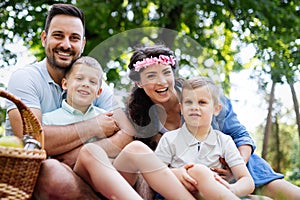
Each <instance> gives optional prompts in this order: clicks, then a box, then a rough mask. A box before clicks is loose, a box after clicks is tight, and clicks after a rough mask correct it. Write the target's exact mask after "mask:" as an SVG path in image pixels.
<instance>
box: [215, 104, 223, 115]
mask: <svg viewBox="0 0 300 200" xmlns="http://www.w3.org/2000/svg"><path fill="white" fill-rule="evenodd" d="M221 110H222V105H221V104H218V105H217V106H215V111H214V115H215V116H217V115H218V114H219V113H220V111H221Z"/></svg>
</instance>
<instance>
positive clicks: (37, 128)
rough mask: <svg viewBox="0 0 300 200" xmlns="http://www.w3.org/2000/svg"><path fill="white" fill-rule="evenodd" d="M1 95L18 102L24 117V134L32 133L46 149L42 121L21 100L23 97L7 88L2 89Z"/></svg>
mask: <svg viewBox="0 0 300 200" xmlns="http://www.w3.org/2000/svg"><path fill="white" fill-rule="evenodd" d="M0 96H1V97H4V98H6V99H8V100H10V101H12V102H13V103H14V104H16V106H17V108H18V110H19V112H20V114H21V118H22V123H23V135H25V134H29V135H31V136H32V137H33V138H34V139H36V140H38V141H39V142H40V143H41V147H42V149H44V131H43V129H42V126H41V123H40V121H39V120H38V119H37V117H36V116H35V115H34V114H33V112H32V111H31V110H30V109H29V108H28V107H27V106H26V105H25V104H24V103H23V102H22V101H21V99H19V98H18V97H16V96H14V95H13V94H11V93H9V92H7V91H5V90H1V89H0Z"/></svg>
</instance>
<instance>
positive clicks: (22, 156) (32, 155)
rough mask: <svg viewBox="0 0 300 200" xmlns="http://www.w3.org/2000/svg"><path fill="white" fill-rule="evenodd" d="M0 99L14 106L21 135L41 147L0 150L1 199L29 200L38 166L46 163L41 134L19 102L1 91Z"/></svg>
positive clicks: (28, 110)
mask: <svg viewBox="0 0 300 200" xmlns="http://www.w3.org/2000/svg"><path fill="white" fill-rule="evenodd" d="M0 96H1V97H4V98H6V99H9V100H11V101H12V102H14V103H15V104H16V106H17V108H18V110H19V112H20V114H21V118H22V121H23V134H24V135H25V134H29V135H31V136H33V137H34V138H35V139H36V140H38V141H39V142H40V143H41V147H42V148H41V149H34V150H25V149H21V148H12V147H1V146H0V199H1V200H15V199H20V200H23V199H30V198H31V196H32V192H33V190H34V187H35V183H36V180H37V177H38V174H39V170H40V166H41V162H42V161H43V160H45V159H46V151H45V150H44V133H43V130H42V127H41V124H40V122H39V121H38V119H37V118H36V117H35V116H34V114H33V113H32V112H31V111H30V109H29V108H28V107H27V106H26V105H25V104H24V103H23V102H22V101H21V100H20V99H18V98H16V97H15V96H13V95H12V94H10V93H8V92H6V91H4V90H0Z"/></svg>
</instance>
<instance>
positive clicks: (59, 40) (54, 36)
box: [41, 15, 85, 69]
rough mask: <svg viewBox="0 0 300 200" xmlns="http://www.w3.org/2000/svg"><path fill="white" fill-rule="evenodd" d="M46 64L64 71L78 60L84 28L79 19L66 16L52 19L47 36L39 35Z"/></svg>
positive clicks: (83, 40)
mask: <svg viewBox="0 0 300 200" xmlns="http://www.w3.org/2000/svg"><path fill="white" fill-rule="evenodd" d="M41 38H42V43H43V46H44V48H45V52H46V57H47V61H48V64H50V66H51V67H54V68H59V69H66V68H68V67H69V66H70V64H71V63H72V62H73V61H74V60H75V59H76V58H78V57H79V56H80V55H81V53H82V51H83V48H84V45H85V38H84V28H83V25H82V22H81V20H80V19H79V18H77V17H73V16H68V15H56V16H55V17H53V19H52V21H51V23H50V26H49V30H48V34H46V32H43V33H42V35H41Z"/></svg>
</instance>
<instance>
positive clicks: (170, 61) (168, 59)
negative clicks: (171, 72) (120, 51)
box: [133, 55, 176, 72]
mask: <svg viewBox="0 0 300 200" xmlns="http://www.w3.org/2000/svg"><path fill="white" fill-rule="evenodd" d="M175 60H176V59H175V58H174V56H166V55H159V56H158V58H157V57H152V56H151V58H144V59H143V60H142V61H137V62H136V63H135V64H133V67H134V69H135V71H136V72H138V71H140V70H141V69H142V68H146V67H148V66H150V65H154V64H162V65H171V66H173V65H175Z"/></svg>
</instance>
